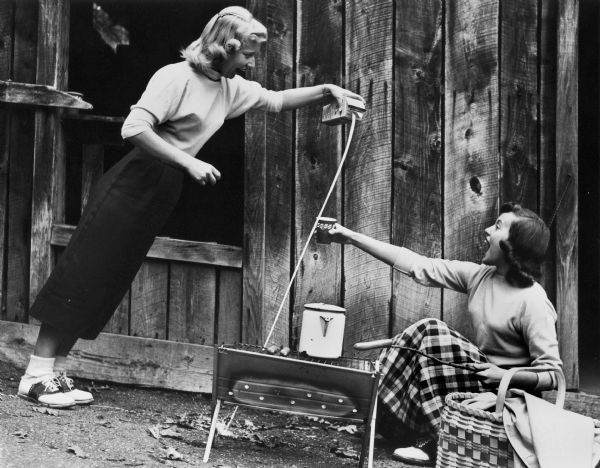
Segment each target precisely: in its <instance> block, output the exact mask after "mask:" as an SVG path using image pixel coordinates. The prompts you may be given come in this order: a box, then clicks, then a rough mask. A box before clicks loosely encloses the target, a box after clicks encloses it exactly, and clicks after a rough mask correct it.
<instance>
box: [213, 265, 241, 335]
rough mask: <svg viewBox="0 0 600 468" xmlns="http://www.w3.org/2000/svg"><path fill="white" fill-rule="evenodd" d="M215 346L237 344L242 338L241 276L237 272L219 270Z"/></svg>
mask: <svg viewBox="0 0 600 468" xmlns="http://www.w3.org/2000/svg"><path fill="white" fill-rule="evenodd" d="M217 317H218V318H217V320H218V327H217V328H218V330H217V344H223V343H225V344H231V343H239V342H240V340H241V338H242V274H241V271H239V270H232V269H225V268H223V269H220V270H219V306H218V311H217Z"/></svg>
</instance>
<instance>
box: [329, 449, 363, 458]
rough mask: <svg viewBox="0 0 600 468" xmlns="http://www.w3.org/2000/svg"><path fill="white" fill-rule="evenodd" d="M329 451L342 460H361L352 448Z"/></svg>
mask: <svg viewBox="0 0 600 468" xmlns="http://www.w3.org/2000/svg"><path fill="white" fill-rule="evenodd" d="M329 451H330V452H331V453H333V454H335V455H336V456H338V457H340V458H352V459H354V460H358V459H359V458H360V457H359V455H358V452H357V451H356V450H354V448H352V447H346V448H343V447H332V448H331V449H330V450H329Z"/></svg>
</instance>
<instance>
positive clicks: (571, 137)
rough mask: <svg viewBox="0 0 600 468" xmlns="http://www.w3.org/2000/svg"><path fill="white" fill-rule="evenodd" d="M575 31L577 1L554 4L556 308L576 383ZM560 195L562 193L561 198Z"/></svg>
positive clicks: (563, 350) (568, 371)
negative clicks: (555, 74)
mask: <svg viewBox="0 0 600 468" xmlns="http://www.w3.org/2000/svg"><path fill="white" fill-rule="evenodd" d="M578 31H579V2H578V0H565V1H562V2H559V6H558V64H557V84H556V89H557V98H556V129H557V134H556V200H557V203H560V200H561V198H562V204H561V206H560V209H559V211H558V214H557V217H556V310H557V311H558V335H559V336H558V342H559V345H560V355H561V358H562V360H563V364H564V370H565V377H566V379H567V385H568V386H569V387H570V388H577V387H578V385H579V366H578V352H579V341H578V291H577V289H578V277H579V271H578V265H579V263H578V259H577V257H578V255H579V244H578V232H579V231H578V216H579V206H578V188H579V184H578V152H577V149H578V109H579V106H578V82H577V76H578V70H579V63H578V53H577V48H578V42H579V41H578ZM563 195H564V197H563Z"/></svg>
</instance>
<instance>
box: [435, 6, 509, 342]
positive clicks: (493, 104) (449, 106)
mask: <svg viewBox="0 0 600 468" xmlns="http://www.w3.org/2000/svg"><path fill="white" fill-rule="evenodd" d="M498 4H499V2H498V1H497V0H482V1H479V0H477V1H476V0H457V1H454V2H447V3H446V7H447V10H446V60H445V62H446V67H445V87H444V88H445V108H446V112H445V115H446V125H445V136H446V146H445V164H444V166H445V171H444V172H445V174H444V247H443V248H444V257H445V258H448V259H457V260H468V261H473V262H480V261H481V259H482V258H483V254H484V253H485V251H486V250H487V244H486V243H485V241H484V236H483V229H484V228H485V227H487V226H489V225H490V224H491V223H492V222H493V220H494V219H495V218H496V215H497V209H498V206H497V205H498V193H499V182H498V179H499V171H498V142H499V135H498V129H499V118H498V102H499V101H498V42H497V41H498V7H499V5H498ZM443 301H444V307H443V310H444V312H443V314H444V320H445V321H447V322H448V323H450V324H451V325H452V326H454V327H455V328H457V329H458V330H460V331H461V332H463V333H465V334H466V335H467V336H470V333H467V331H468V330H470V328H471V324H470V320H469V318H468V316H467V314H466V296H465V295H464V294H460V293H456V292H453V291H448V290H444V292H443Z"/></svg>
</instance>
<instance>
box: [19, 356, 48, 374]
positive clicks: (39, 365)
mask: <svg viewBox="0 0 600 468" xmlns="http://www.w3.org/2000/svg"><path fill="white" fill-rule="evenodd" d="M53 374H54V358H44V357H39V356H35V355H33V354H32V355H31V358H30V359H29V365H28V366H27V369H25V377H30V378H37V377H42V376H44V375H53Z"/></svg>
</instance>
